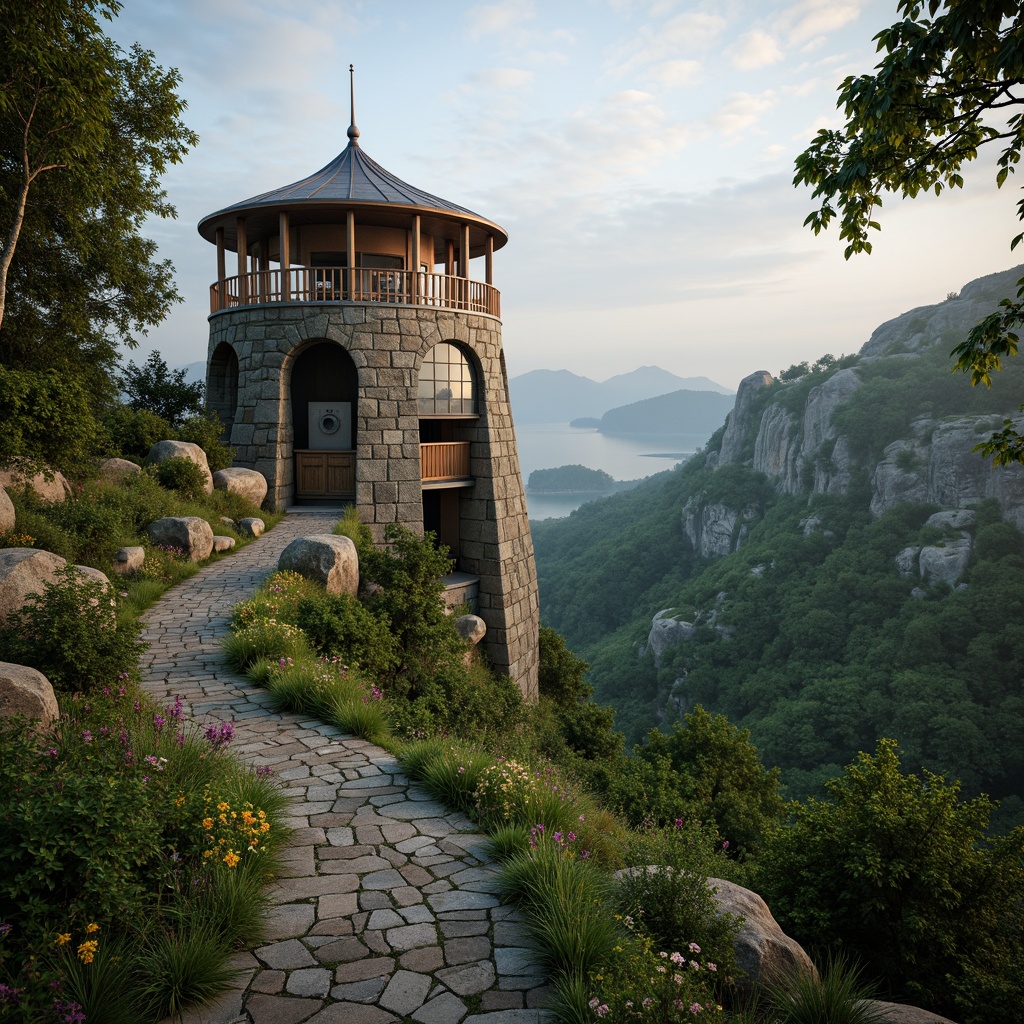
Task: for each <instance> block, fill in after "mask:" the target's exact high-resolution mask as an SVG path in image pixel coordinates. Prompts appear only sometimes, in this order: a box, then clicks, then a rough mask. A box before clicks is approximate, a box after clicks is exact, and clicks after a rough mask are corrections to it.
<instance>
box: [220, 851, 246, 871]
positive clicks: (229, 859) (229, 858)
mask: <svg viewBox="0 0 1024 1024" xmlns="http://www.w3.org/2000/svg"><path fill="white" fill-rule="evenodd" d="M241 859H242V858H241V857H239V856H238V854H237V853H235V851H234V850H228V852H227V853H226V854H225V855H224V863H225V864H227V866H228V867H229V868H233V867H234V866H235V865H236V864H237V863H238V862H239V861H240V860H241Z"/></svg>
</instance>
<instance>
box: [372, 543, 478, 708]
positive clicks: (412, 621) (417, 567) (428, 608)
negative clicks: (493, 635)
mask: <svg viewBox="0 0 1024 1024" xmlns="http://www.w3.org/2000/svg"><path fill="white" fill-rule="evenodd" d="M386 540H387V543H388V544H389V547H388V548H387V549H385V550H383V551H377V550H371V551H367V552H365V554H364V555H363V556H362V560H361V564H360V574H361V575H362V576H363V578H365V579H368V580H370V581H372V582H373V583H376V584H378V585H379V587H380V588H381V589H380V591H379V592H378V593H377V594H376V595H375V596H374V597H373V598H372V599H371V600H370V602H369V605H368V606H369V608H370V610H371V611H373V612H374V613H375V614H376V615H378V616H380V617H381V618H382V619H384V620H385V621H386V622H388V623H389V624H390V628H391V632H392V633H393V634H394V637H395V639H396V640H397V643H398V650H399V659H398V661H397V663H396V664H395V666H394V667H393V668H392V669H391V670H390V671H389V672H388V673H387V675H385V676H383V677H382V679H383V682H384V683H385V684H386V688H387V689H388V690H389V693H390V692H391V691H392V690H394V691H395V695H396V696H402V697H405V696H408V697H409V699H411V700H414V699H415V698H416V697H417V696H418V695H419V694H420V693H421V692H422V691H423V689H424V688H425V687H426V685H427V684H428V683H429V682H430V681H431V680H433V679H434V678H435V677H436V676H437V675H438V673H440V672H442V671H444V670H447V671H448V672H449V673H458V672H459V671H460V670H461V669H462V655H463V654H464V652H465V651H466V650H467V645H466V643H465V641H464V640H462V638H461V637H460V636H459V635H458V633H456V631H455V625H454V623H453V622H452V620H451V616H448V615H446V614H445V610H444V605H443V602H442V600H441V595H442V593H443V592H444V583H443V582H442V579H441V577H442V576H444V575H445V574H446V573H448V572H449V571H450V570H451V559H450V558H449V557H448V555H447V554H446V553H445V552H441V551H438V550H437V549H436V548H435V547H434V545H433V535H432V534H427V536H426V537H418V536H416V534H414V533H413V532H412V531H411V530H408V529H406V528H405V527H403V526H400V525H398V524H394V523H392V524H389V525H388V527H387V533H386Z"/></svg>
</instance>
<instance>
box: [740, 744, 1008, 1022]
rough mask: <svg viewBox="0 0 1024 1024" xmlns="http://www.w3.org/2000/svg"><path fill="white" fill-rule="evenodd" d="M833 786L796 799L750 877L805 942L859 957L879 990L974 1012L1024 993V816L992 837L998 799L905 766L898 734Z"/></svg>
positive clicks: (989, 1014)
mask: <svg viewBox="0 0 1024 1024" xmlns="http://www.w3.org/2000/svg"><path fill="white" fill-rule="evenodd" d="M826 789H827V790H828V794H829V799H828V800H827V801H824V800H814V799H812V800H809V801H808V802H807V803H806V804H805V805H802V806H800V805H798V806H796V807H795V808H794V809H793V810H794V820H793V823H792V825H791V826H789V827H786V828H780V829H779V830H778V831H777V833H776V834H775V835H774V836H773V838H772V840H771V841H770V843H769V844H768V846H767V849H766V850H765V852H764V855H763V858H762V861H761V864H760V866H759V869H758V874H757V888H758V891H759V892H760V893H761V894H762V895H763V896H764V898H765V899H766V900H767V901H768V903H769V905H770V906H771V908H772V912H773V914H774V915H775V916H776V917H777V918H778V920H779V923H780V924H781V925H782V927H783V928H784V929H785V930H786V931H787V932H788V933H789V934H791V935H792V936H793V937H794V938H796V939H797V940H798V941H799V942H801V943H803V944H804V945H807V946H810V947H814V948H816V949H820V950H832V951H839V950H842V951H844V952H846V953H848V954H849V955H852V956H856V957H858V958H859V959H860V960H861V961H862V962H863V963H864V965H865V970H866V972H867V975H868V977H869V978H870V979H872V980H875V979H877V980H878V981H879V982H880V984H881V986H882V988H883V991H884V992H885V993H886V994H887V995H893V996H897V997H899V998H903V999H907V1000H908V1001H910V1002H914V1003H917V1004H918V1005H923V1006H924V1007H926V1008H930V1009H933V1010H935V1012H938V1013H940V1014H943V1015H948V1016H954V1017H955V1018H956V1019H957V1020H961V1021H964V1022H967V1024H972V1022H976V1021H977V1022H980V1021H983V1020H995V1019H1006V1020H1009V1019H1011V1018H1012V1017H1013V1016H1014V1015H1015V1013H1016V1010H1015V1009H1014V1006H1015V1005H1016V1006H1017V1007H1018V1008H1019V1006H1020V1003H1021V1001H1022V1000H1024V973H1022V972H1021V970H1020V966H1021V964H1022V962H1024V959H1022V952H1024V828H1017V829H1015V830H1014V831H1013V832H1011V833H1010V834H1009V835H1007V836H1003V837H999V838H996V839H991V838H989V837H988V836H987V834H986V829H987V826H988V821H989V815H990V813H991V810H992V804H991V802H990V801H989V800H988V799H987V798H986V797H978V798H977V799H974V800H969V801H963V800H961V799H960V796H959V787H958V785H957V784H956V783H946V782H945V780H944V779H943V778H942V777H941V776H938V775H933V774H932V773H930V772H925V773H924V777H923V778H919V777H918V776H916V775H904V774H902V772H901V770H900V758H899V754H898V751H897V748H896V744H895V742H894V741H892V740H881V741H879V743H878V746H877V748H876V750H875V753H874V754H864V753H862V754H860V755H859V756H858V757H857V759H856V760H855V761H854V762H853V763H852V764H850V765H848V766H847V767H846V769H845V773H844V774H843V776H842V777H841V778H838V779H834V780H832V781H831V782H829V783H826Z"/></svg>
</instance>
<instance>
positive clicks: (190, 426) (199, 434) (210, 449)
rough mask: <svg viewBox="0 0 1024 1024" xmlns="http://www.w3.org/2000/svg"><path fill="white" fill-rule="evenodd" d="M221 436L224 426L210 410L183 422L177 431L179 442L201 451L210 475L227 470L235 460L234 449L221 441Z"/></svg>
mask: <svg viewBox="0 0 1024 1024" xmlns="http://www.w3.org/2000/svg"><path fill="white" fill-rule="evenodd" d="M223 436H224V424H223V423H221V421H220V417H219V416H218V415H217V413H216V412H214V411H213V410H212V409H207V410H206V412H205V413H203V414H200V415H196V416H192V417H191V418H189V419H187V420H185V422H184V423H182V425H181V427H180V428H179V429H178V440H179V441H189V442H191V443H192V444H197V445H199V447H200V448H202V449H203V451H204V452H205V453H206V461H207V463H208V464H209V466H210V472H211V473H216V472H217V470H218V469H227V468H228V466H230V465H231V463H232V461H233V460H234V458H235V449H234V448H231V447H229V446H228V445H226V444H225V443H224V442H223V441H222V440H221V438H222V437H223Z"/></svg>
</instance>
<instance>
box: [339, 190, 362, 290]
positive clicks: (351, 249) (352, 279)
mask: <svg viewBox="0 0 1024 1024" xmlns="http://www.w3.org/2000/svg"><path fill="white" fill-rule="evenodd" d="M345 247H346V248H347V249H348V252H347V253H346V254H345V258H346V259H347V260H348V288H347V289H343V290H342V294H343V295H344V296H345V298H347V299H349V301H351V302H355V301H356V295H357V294H358V289H357V288H356V211H355V210H349V211H348V214H347V215H346V217H345ZM346 292H347V294H346Z"/></svg>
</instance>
